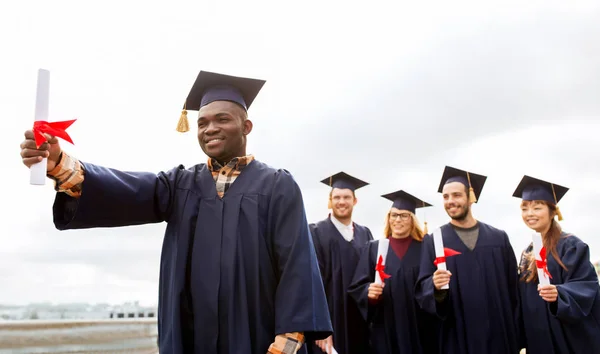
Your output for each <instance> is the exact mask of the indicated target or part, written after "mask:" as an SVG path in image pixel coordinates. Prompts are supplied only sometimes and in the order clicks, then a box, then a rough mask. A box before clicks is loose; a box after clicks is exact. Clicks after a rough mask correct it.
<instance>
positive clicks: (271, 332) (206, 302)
mask: <svg viewBox="0 0 600 354" xmlns="http://www.w3.org/2000/svg"><path fill="white" fill-rule="evenodd" d="M84 168H85V171H86V172H85V173H86V174H85V181H84V182H83V191H82V195H81V197H80V199H79V200H76V199H73V198H71V197H69V196H68V195H67V194H64V193H58V194H57V195H56V199H55V203H54V206H53V211H54V222H55V225H56V227H57V228H58V229H60V230H67V229H84V228H92V227H117V226H128V225H139V224H146V223H158V222H162V221H165V222H167V227H166V232H165V237H164V241H163V247H162V254H161V261H160V282H159V303H158V307H159V308H158V337H159V343H160V344H159V346H160V353H161V354H169V353H174V354H175V353H176V354H179V353H198V354H233V353H236V354H238V353H250V354H264V353H266V352H267V349H268V347H269V345H270V344H271V343H272V342H273V341H274V339H275V336H276V335H277V334H281V333H286V332H305V334H306V337H307V340H314V339H320V338H326V337H327V336H328V335H330V333H331V331H332V328H331V321H330V318H329V314H328V312H327V302H326V298H325V293H324V289H323V284H322V281H321V277H320V274H319V268H318V263H317V259H316V253H315V251H314V246H313V244H312V239H311V237H310V231H309V228H308V222H307V220H306V216H305V211H304V206H303V200H302V195H301V192H300V189H299V187H298V185H297V184H296V182H295V181H294V179H293V177H292V176H291V175H290V174H289V173H288V172H287V171H285V170H282V169H279V170H277V169H274V168H271V167H269V166H267V165H266V164H264V163H262V162H259V161H256V160H255V161H253V162H251V163H250V164H249V165H248V166H247V167H246V168H245V169H244V170H243V172H242V173H241V175H240V176H239V177H238V178H237V179H236V181H235V183H233V184H232V186H231V187H230V188H229V190H228V191H227V193H226V194H225V196H224V197H223V198H222V199H221V198H219V196H218V195H217V192H216V187H215V182H214V180H213V178H212V175H211V173H210V171H209V170H208V168H207V166H206V164H198V165H196V166H193V167H191V168H189V169H185V168H184V167H183V166H181V165H180V166H178V167H176V168H173V169H171V170H169V171H168V172H161V173H159V174H158V175H155V174H152V173H139V172H122V171H118V170H115V169H109V168H105V167H101V166H97V165H93V164H88V163H85V164H84ZM192 348H193V349H192ZM305 348H306V346H303V349H302V350H301V352H305Z"/></svg>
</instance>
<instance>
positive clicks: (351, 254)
mask: <svg viewBox="0 0 600 354" xmlns="http://www.w3.org/2000/svg"><path fill="white" fill-rule="evenodd" d="M321 182H322V183H323V184H325V185H327V186H329V187H330V188H331V189H330V191H329V202H328V207H329V209H331V213H330V214H329V216H328V217H327V218H326V219H324V220H321V221H319V222H317V223H313V224H310V230H311V234H312V237H313V243H314V245H315V250H316V252H317V258H318V260H319V268H320V269H321V275H322V278H323V285H324V286H325V294H327V303H328V305H329V313H330V315H331V320H332V323H333V336H331V337H329V338H327V339H326V340H321V341H317V342H315V343H313V345H312V348H311V349H310V350H309V353H327V352H328V351H327V350H328V348H330V347H331V346H333V347H334V348H335V349H336V351H337V352H338V353H340V354H342V353H343V354H364V353H367V350H368V329H367V324H366V322H365V320H364V319H363V318H362V316H361V315H360V312H359V311H358V308H357V307H356V303H355V302H354V301H353V300H352V299H351V298H350V296H349V295H348V293H347V291H348V287H349V286H350V282H351V281H352V276H353V275H354V270H355V268H356V264H357V263H358V259H359V256H360V250H361V249H362V248H363V247H365V246H366V245H367V243H368V242H369V241H371V240H373V235H372V234H371V231H370V230H369V228H368V227H366V226H362V225H359V224H357V223H356V222H354V221H353V220H352V212H353V210H354V206H355V205H356V203H357V202H358V199H357V197H356V190H357V189H359V188H362V187H364V186H366V185H368V183H367V182H364V181H361V180H360V179H358V178H355V177H353V176H350V175H348V174H347V173H345V172H339V173H337V174H335V175H333V176H330V177H327V178H325V179H324V180H322V181H321Z"/></svg>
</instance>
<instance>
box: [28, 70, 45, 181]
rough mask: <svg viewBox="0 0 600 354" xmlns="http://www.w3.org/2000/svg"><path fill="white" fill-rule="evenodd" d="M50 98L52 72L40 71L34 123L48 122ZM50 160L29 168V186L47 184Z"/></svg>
mask: <svg viewBox="0 0 600 354" xmlns="http://www.w3.org/2000/svg"><path fill="white" fill-rule="evenodd" d="M49 96H50V71H48V70H45V69H39V70H38V78H37V92H36V98H35V117H34V121H36V122H37V121H48V101H49ZM47 166H48V159H47V158H45V157H44V159H43V160H42V161H40V162H38V163H35V164H33V165H31V167H30V168H29V184H32V185H38V186H43V185H44V184H46V171H47Z"/></svg>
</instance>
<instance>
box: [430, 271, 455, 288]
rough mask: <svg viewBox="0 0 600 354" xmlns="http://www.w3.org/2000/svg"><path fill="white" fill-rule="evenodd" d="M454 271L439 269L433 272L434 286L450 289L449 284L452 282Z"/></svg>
mask: <svg viewBox="0 0 600 354" xmlns="http://www.w3.org/2000/svg"><path fill="white" fill-rule="evenodd" d="M451 276H452V273H450V271H449V270H445V269H438V270H436V271H435V273H433V286H435V288H436V289H437V290H442V289H448V284H450V277H451Z"/></svg>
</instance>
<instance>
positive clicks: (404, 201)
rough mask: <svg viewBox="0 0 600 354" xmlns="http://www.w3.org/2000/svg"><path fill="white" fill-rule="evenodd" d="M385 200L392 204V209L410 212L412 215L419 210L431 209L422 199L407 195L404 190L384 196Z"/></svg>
mask: <svg viewBox="0 0 600 354" xmlns="http://www.w3.org/2000/svg"><path fill="white" fill-rule="evenodd" d="M382 197H384V198H385V199H388V200H390V201H391V202H392V207H393V208H396V209H400V210H408V211H410V212H411V213H413V214H414V213H415V211H416V209H417V208H424V207H429V206H431V204H429V203H427V202H424V201H422V200H421V199H419V198H417V197H415V196H413V195H410V194H409V193H406V192H405V191H403V190H399V191H396V192H393V193H389V194H384V195H382Z"/></svg>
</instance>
